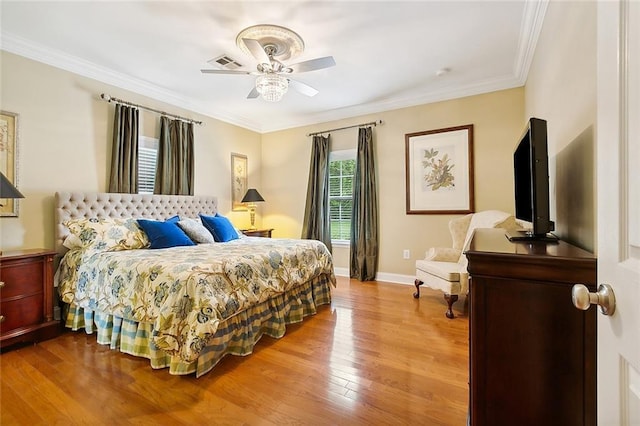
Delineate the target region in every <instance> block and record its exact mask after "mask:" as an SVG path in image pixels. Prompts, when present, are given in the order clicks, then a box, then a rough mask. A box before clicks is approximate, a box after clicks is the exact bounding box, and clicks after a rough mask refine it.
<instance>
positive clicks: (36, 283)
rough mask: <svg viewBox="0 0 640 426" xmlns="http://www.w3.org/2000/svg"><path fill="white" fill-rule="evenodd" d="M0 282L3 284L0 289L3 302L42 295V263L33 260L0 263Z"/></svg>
mask: <svg viewBox="0 0 640 426" xmlns="http://www.w3.org/2000/svg"><path fill="white" fill-rule="evenodd" d="M0 281H2V282H3V283H4V286H3V287H2V288H0V298H2V299H3V300H6V299H8V298H12V297H15V296H20V295H30V294H34V293H42V283H43V282H44V266H43V262H42V261H35V262H34V261H33V260H27V261H24V260H21V261H17V262H2V267H1V268H0Z"/></svg>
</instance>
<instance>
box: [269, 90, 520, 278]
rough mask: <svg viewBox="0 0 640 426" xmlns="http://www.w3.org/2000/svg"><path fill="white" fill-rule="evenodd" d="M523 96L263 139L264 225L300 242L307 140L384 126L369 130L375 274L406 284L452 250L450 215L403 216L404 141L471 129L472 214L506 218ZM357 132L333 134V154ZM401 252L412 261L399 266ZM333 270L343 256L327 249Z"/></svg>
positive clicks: (512, 93)
mask: <svg viewBox="0 0 640 426" xmlns="http://www.w3.org/2000/svg"><path fill="white" fill-rule="evenodd" d="M523 105H524V90H523V89H522V88H518V89H511V90H504V91H499V92H494V93H489V94H484V95H479V96H472V97H467V98H462V99H456V100H451V101H446V102H438V103H433V104H428V105H421V106H416V107H411V108H404V109H399V110H394V111H387V112H383V113H379V114H372V115H367V116H361V117H354V118H351V119H348V120H340V121H333V122H329V123H323V124H318V125H313V126H307V127H300V128H295V129H289V130H284V131H279V132H273V133H268V134H264V135H263V137H262V172H263V175H262V187H261V188H260V192H261V194H262V195H263V196H264V197H265V199H266V200H267V202H266V203H265V204H264V206H263V211H264V218H263V219H264V224H265V225H266V226H269V227H273V228H275V230H274V235H275V236H277V237H299V236H300V233H301V231H302V219H303V215H304V203H305V196H306V188H307V180H308V173H309V159H310V155H311V144H310V138H309V137H307V136H306V135H307V134H308V133H310V132H316V131H320V130H324V129H331V128H336V127H341V126H346V125H351V124H357V123H362V122H369V121H374V120H383V122H384V124H383V125H382V126H378V127H376V128H375V130H374V140H375V144H376V161H377V166H378V175H379V176H378V185H379V203H380V247H381V252H380V259H379V268H378V270H379V272H380V273H382V274H383V275H381V277H382V278H383V279H386V280H396V281H401V282H402V281H404V282H412V281H413V275H414V273H415V260H416V259H418V258H421V257H423V256H424V252H425V251H426V250H427V249H428V248H429V247H433V246H444V247H449V246H451V237H450V235H449V231H448V228H447V223H448V221H449V220H450V219H451V218H452V217H454V216H452V215H407V214H406V213H405V206H406V202H405V199H406V198H405V193H406V192H405V139H404V135H405V134H406V133H412V132H419V131H423V130H431V129H439V128H445V127H451V126H459V125H465V124H473V125H474V155H475V201H476V205H475V207H476V210H487V209H499V210H504V211H507V212H513V209H514V207H513V167H512V154H513V148H514V146H515V144H516V142H517V139H518V138H519V136H520V135H521V133H522V131H523V128H524V119H523V117H524V111H523ZM356 142H357V129H350V130H344V131H339V132H333V133H332V134H331V143H332V149H334V150H338V149H347V148H355V147H356ZM404 249H409V250H411V259H409V260H405V259H403V258H402V251H403V250H404ZM334 257H335V264H336V267H338V268H348V249H347V248H341V247H337V248H335V249H334Z"/></svg>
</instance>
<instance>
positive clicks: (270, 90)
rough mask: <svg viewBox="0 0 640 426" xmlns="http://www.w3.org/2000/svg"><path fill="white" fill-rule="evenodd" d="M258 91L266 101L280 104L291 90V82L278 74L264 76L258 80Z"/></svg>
mask: <svg viewBox="0 0 640 426" xmlns="http://www.w3.org/2000/svg"><path fill="white" fill-rule="evenodd" d="M256 90H257V91H258V93H260V95H261V96H262V99H264V100H265V101H269V102H278V101H280V99H282V97H283V96H284V94H285V93H287V90H289V80H287V79H286V78H284V77H282V76H281V75H278V74H273V73H269V74H264V75H261V76H258V78H256Z"/></svg>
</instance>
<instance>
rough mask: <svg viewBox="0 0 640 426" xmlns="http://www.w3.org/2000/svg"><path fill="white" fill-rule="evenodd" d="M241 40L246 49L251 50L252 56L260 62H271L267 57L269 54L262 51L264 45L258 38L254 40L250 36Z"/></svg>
mask: <svg viewBox="0 0 640 426" xmlns="http://www.w3.org/2000/svg"><path fill="white" fill-rule="evenodd" d="M242 42H243V43H244V45H245V46H247V49H249V51H250V52H251V54H252V55H253V57H254V58H256V59H257V60H258V63H260V64H271V59H269V55H267V53H266V52H265V51H264V47H262V45H261V44H260V42H259V41H258V40H254V39H252V38H243V39H242Z"/></svg>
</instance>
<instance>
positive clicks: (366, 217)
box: [349, 127, 378, 281]
mask: <svg viewBox="0 0 640 426" xmlns="http://www.w3.org/2000/svg"><path fill="white" fill-rule="evenodd" d="M356 155H357V156H356V175H355V178H354V183H353V211H352V213H351V248H350V258H351V261H350V265H349V266H350V268H349V269H350V275H351V278H357V279H358V280H360V281H371V280H374V279H375V277H376V272H377V269H378V195H377V192H378V190H377V185H376V167H375V160H374V148H373V134H372V130H371V127H367V128H361V129H360V130H359V131H358V153H357V154H356Z"/></svg>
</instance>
